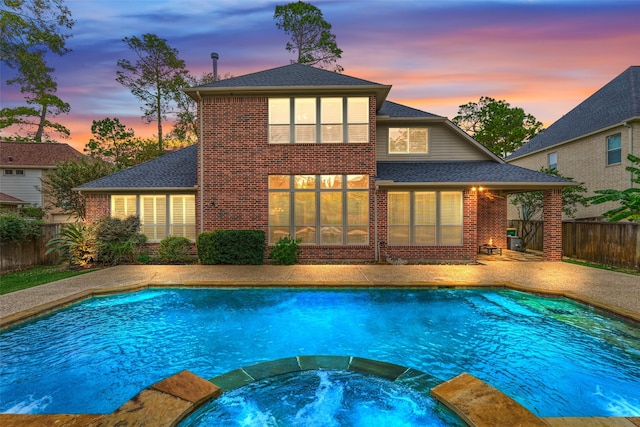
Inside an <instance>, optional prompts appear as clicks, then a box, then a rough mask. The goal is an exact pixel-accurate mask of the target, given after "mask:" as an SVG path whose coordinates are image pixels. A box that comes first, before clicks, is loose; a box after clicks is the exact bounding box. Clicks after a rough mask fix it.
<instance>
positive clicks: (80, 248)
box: [47, 223, 96, 268]
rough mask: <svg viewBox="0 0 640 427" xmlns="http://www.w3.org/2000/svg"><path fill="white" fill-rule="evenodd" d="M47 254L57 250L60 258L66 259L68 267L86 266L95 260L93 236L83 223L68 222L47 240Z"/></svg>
mask: <svg viewBox="0 0 640 427" xmlns="http://www.w3.org/2000/svg"><path fill="white" fill-rule="evenodd" d="M47 247H49V249H48V250H47V254H50V253H53V252H58V253H59V254H60V260H61V261H66V262H67V264H68V266H69V268H72V267H74V266H79V267H87V266H88V265H91V264H92V263H93V262H94V260H95V248H96V245H95V238H94V237H93V233H92V231H91V229H90V228H89V227H88V226H87V225H85V224H82V223H80V224H69V225H66V226H64V227H62V229H61V230H60V232H59V233H58V235H57V236H56V237H54V238H53V239H51V240H49V242H47Z"/></svg>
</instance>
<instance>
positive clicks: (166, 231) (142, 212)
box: [111, 194, 196, 242]
mask: <svg viewBox="0 0 640 427" xmlns="http://www.w3.org/2000/svg"><path fill="white" fill-rule="evenodd" d="M131 215H137V216H138V217H139V218H140V232H141V233H142V234H144V235H145V236H147V239H148V240H149V241H150V242H159V241H160V240H162V239H164V238H165V237H168V236H180V237H186V238H188V239H190V240H195V238H196V204H195V196H194V195H193V194H149V195H147V194H144V195H112V196H111V216H112V217H113V218H120V219H124V218H126V217H128V216H131Z"/></svg>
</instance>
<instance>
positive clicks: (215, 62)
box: [211, 52, 219, 82]
mask: <svg viewBox="0 0 640 427" xmlns="http://www.w3.org/2000/svg"><path fill="white" fill-rule="evenodd" d="M218 58H219V56H218V54H217V53H216V52H211V59H212V60H213V81H214V82H217V81H218Z"/></svg>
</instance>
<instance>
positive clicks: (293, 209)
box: [78, 64, 572, 262]
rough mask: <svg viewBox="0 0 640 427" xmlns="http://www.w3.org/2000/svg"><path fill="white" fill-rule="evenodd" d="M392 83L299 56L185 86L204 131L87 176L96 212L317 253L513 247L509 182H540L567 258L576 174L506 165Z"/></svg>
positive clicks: (554, 243) (552, 250)
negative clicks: (566, 210)
mask: <svg viewBox="0 0 640 427" xmlns="http://www.w3.org/2000/svg"><path fill="white" fill-rule="evenodd" d="M390 89H391V86H389V85H381V84H378V83H373V82H370V81H366V80H362V79H358V78H354V77H350V76H346V75H343V74H338V73H334V72H329V71H326V70H321V69H317V68H313V67H309V66H304V65H300V64H291V65H286V66H283V67H278V68H274V69H270V70H266V71H262V72H257V73H253V74H248V75H245V76H240V77H235V78H231V79H227V80H221V81H216V82H214V83H212V84H208V85H203V86H199V87H194V88H189V89H186V92H187V93H188V94H189V95H190V96H191V97H192V98H194V99H195V100H196V101H197V103H198V114H199V116H198V120H199V124H200V129H201V131H200V141H199V143H198V144H196V145H193V146H190V147H187V148H185V149H183V150H180V151H177V152H174V153H170V154H167V155H165V156H163V157H160V158H158V159H155V160H151V161H149V162H146V163H143V164H141V165H138V166H136V167H133V168H130V169H127V170H123V171H121V172H118V173H116V174H113V175H110V176H107V177H104V178H101V179H99V180H96V181H93V182H90V183H87V184H85V185H82V186H80V187H79V188H78V190H79V191H81V192H82V193H83V194H84V195H85V197H86V199H87V220H88V221H93V220H95V219H97V218H100V217H102V216H104V215H111V216H115V217H124V216H127V215H131V214H135V215H139V216H140V219H141V224H142V225H141V228H142V232H143V233H145V234H147V236H148V237H149V239H150V241H152V242H153V241H159V240H160V239H162V238H164V237H165V236H167V235H182V236H186V237H189V238H191V239H195V237H196V235H197V234H198V233H200V232H204V231H210V230H216V229H260V230H264V231H265V233H266V235H267V236H268V243H269V244H270V245H272V244H274V243H275V242H276V241H277V240H278V239H279V238H280V237H281V236H287V235H292V236H295V237H296V238H300V239H301V241H302V248H303V253H302V258H303V259H309V260H325V261H328V260H352V261H353V260H361V261H364V260H379V259H382V260H384V259H387V258H389V257H391V258H403V259H407V260H422V261H439V260H441V261H445V260H446V261H450V260H455V261H460V262H473V261H475V260H476V257H477V252H478V246H479V245H480V244H482V243H486V242H488V241H489V239H491V240H492V241H493V243H494V244H496V245H498V246H501V247H505V245H506V240H507V239H506V227H507V199H506V195H507V194H509V193H510V192H515V191H528V190H544V194H545V218H546V220H547V223H546V224H545V234H546V238H545V243H546V244H545V249H544V256H545V258H546V259H548V260H559V259H560V258H561V208H560V194H561V189H562V187H564V186H567V185H572V182H570V181H567V180H565V179H561V178H558V177H555V176H551V175H546V174H541V173H539V172H535V171H532V170H528V169H524V168H520V167H518V166H514V165H509V164H506V163H505V162H504V161H503V160H501V159H500V158H499V157H497V156H495V155H493V154H492V153H491V152H489V151H488V150H487V149H485V148H484V147H483V146H482V145H480V144H479V143H478V142H476V141H475V140H473V139H472V138H471V137H470V136H469V135H468V134H466V133H465V132H463V131H462V130H460V129H459V128H458V127H457V126H455V125H454V124H453V123H452V122H451V121H449V120H448V119H447V118H445V117H441V116H437V115H434V114H430V113H427V112H424V111H420V110H416V109H413V108H410V107H407V106H403V105H400V104H397V103H393V102H390V101H387V100H386V98H387V95H388V93H389V91H390Z"/></svg>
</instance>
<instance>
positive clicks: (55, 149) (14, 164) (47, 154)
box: [0, 141, 85, 169]
mask: <svg viewBox="0 0 640 427" xmlns="http://www.w3.org/2000/svg"><path fill="white" fill-rule="evenodd" d="M83 157H85V156H84V154H82V153H81V152H79V151H78V150H76V149H74V148H73V147H71V146H70V145H69V144H62V143H53V142H9V141H2V142H0V166H2V167H3V168H7V167H9V168H40V169H51V168H54V167H55V166H56V164H58V163H60V162H68V161H73V160H79V159H81V158H83Z"/></svg>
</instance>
